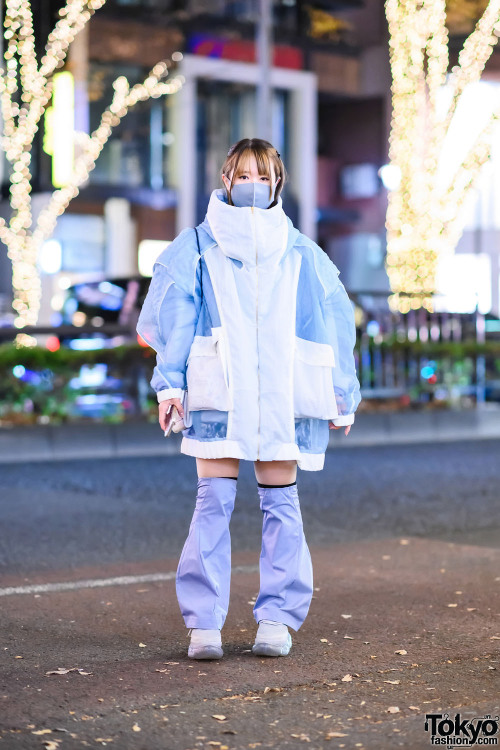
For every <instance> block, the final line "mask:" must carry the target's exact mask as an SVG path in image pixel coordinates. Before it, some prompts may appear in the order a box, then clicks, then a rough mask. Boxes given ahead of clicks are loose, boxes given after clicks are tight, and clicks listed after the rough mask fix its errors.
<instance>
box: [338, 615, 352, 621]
mask: <svg viewBox="0 0 500 750" xmlns="http://www.w3.org/2000/svg"><path fill="white" fill-rule="evenodd" d="M340 616H341V617H343V618H344V620H348V619H349V617H352V615H340Z"/></svg>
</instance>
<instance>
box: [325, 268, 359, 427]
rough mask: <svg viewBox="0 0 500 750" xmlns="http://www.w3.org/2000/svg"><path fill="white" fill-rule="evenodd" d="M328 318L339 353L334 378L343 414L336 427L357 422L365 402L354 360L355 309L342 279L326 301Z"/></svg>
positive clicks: (326, 315)
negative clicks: (362, 401) (357, 415)
mask: <svg viewBox="0 0 500 750" xmlns="http://www.w3.org/2000/svg"><path fill="white" fill-rule="evenodd" d="M325 317H326V325H327V330H328V336H329V339H330V344H331V346H332V347H333V351H334V355H335V367H334V370H333V373H334V374H333V379H334V389H335V398H336V401H337V409H338V412H339V416H338V417H336V418H335V419H333V420H332V421H333V423H334V424H335V425H336V426H343V425H349V424H352V423H353V422H354V412H355V411H356V409H357V408H358V405H359V402H360V401H361V393H360V387H359V381H358V378H357V375H356V362H355V359H354V347H355V344H356V326H355V323H354V311H353V306H352V303H351V300H350V299H349V297H348V296H347V292H346V290H345V287H344V285H343V284H342V282H341V281H340V279H339V280H338V283H337V285H336V288H335V290H334V291H333V292H331V293H330V294H329V295H328V296H327V298H326V300H325Z"/></svg>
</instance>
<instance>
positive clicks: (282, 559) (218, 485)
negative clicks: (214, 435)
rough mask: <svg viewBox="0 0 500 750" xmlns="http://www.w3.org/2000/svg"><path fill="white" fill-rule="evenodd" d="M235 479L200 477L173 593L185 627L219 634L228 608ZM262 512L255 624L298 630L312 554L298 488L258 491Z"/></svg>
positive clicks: (308, 587)
mask: <svg viewBox="0 0 500 750" xmlns="http://www.w3.org/2000/svg"><path fill="white" fill-rule="evenodd" d="M236 483H237V481H236V480H235V479H230V478H226V477H200V478H199V479H198V495H197V498H196V507H195V510H194V513H193V518H192V520H191V525H190V527H189V534H188V538H187V539H186V542H185V544H184V548H183V550H182V553H181V557H180V560H179V565H178V567H177V575H176V582H175V583H176V592H177V599H178V601H179V606H180V609H181V613H182V616H183V618H184V622H185V624H186V627H187V628H207V629H217V630H220V629H221V628H222V626H223V625H224V622H225V619H226V615H227V610H228V606H229V592H230V581H231V537H230V533H229V521H230V520H231V514H232V511H233V508H234V501H235V497H236ZM258 491H259V497H260V508H261V510H262V513H263V524H262V550H261V555H260V591H259V596H258V598H257V601H256V602H255V605H254V608H253V614H254V617H255V620H256V621H257V622H259V620H263V619H266V620H275V621H276V622H283V623H285V624H286V625H288V626H289V627H291V628H293V629H294V630H298V629H299V628H300V626H301V625H302V623H303V622H304V620H305V618H306V616H307V613H308V611H309V606H310V604H311V598H312V593H313V570H312V562H311V555H310V553H309V548H308V546H307V542H306V539H305V536H304V529H303V526H302V515H301V512H300V505H299V497H298V493H297V485H296V484H294V485H292V486H291V487H269V488H267V487H258Z"/></svg>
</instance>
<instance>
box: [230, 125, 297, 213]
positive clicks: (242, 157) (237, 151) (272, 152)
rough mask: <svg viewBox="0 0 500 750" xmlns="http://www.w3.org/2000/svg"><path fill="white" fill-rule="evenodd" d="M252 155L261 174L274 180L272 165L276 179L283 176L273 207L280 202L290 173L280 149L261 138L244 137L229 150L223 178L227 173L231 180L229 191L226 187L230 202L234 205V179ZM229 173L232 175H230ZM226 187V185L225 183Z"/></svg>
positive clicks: (277, 187)
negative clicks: (232, 193)
mask: <svg viewBox="0 0 500 750" xmlns="http://www.w3.org/2000/svg"><path fill="white" fill-rule="evenodd" d="M252 156H254V157H255V161H256V162H257V168H258V170H259V174H261V175H266V176H267V177H269V179H270V180H272V169H271V167H272V168H274V174H275V177H276V179H278V177H281V179H280V181H279V182H278V183H277V185H276V190H275V193H274V200H273V202H272V203H271V205H270V206H269V208H272V207H273V206H275V205H276V204H277V202H278V198H279V196H280V194H281V191H282V190H283V186H284V184H285V182H286V179H287V176H288V175H287V172H286V169H285V165H284V164H283V161H282V160H281V156H280V154H279V153H278V151H277V150H276V149H275V148H274V146H273V145H272V143H269V141H264V140H262V139H261V138H242V139H241V140H240V141H238V142H237V143H235V144H234V145H233V146H231V148H230V149H229V151H228V152H227V157H226V160H225V162H224V164H223V165H222V170H221V179H222V175H225V176H226V177H227V179H228V180H229V179H230V180H231V186H230V189H229V191H228V190H227V188H226V194H227V200H228V203H229V205H230V206H232V205H234V204H233V202H232V200H231V195H230V191H231V190H232V188H233V184H234V181H235V180H236V178H237V177H239V176H240V175H241V174H242V173H243V171H244V167H246V166H247V164H248V161H249V159H250V157H252ZM229 175H231V177H229ZM223 184H224V181H223ZM224 187H226V186H225V185H224ZM270 196H271V184H270V185H269V197H270Z"/></svg>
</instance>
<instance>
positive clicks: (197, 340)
mask: <svg viewBox="0 0 500 750" xmlns="http://www.w3.org/2000/svg"><path fill="white" fill-rule="evenodd" d="M215 354H216V350H215V341H214V339H213V337H212V336H195V337H194V339H193V343H192V344H191V349H190V350H189V356H188V359H187V361H188V362H189V360H190V359H191V357H214V356H215Z"/></svg>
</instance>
